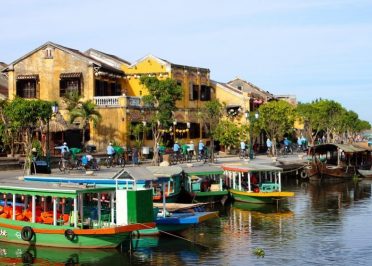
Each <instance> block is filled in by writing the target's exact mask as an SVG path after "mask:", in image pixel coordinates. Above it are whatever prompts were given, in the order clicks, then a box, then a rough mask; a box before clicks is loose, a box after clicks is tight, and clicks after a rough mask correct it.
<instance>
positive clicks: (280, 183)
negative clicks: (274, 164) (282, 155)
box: [278, 172, 282, 192]
mask: <svg viewBox="0 0 372 266" xmlns="http://www.w3.org/2000/svg"><path fill="white" fill-rule="evenodd" d="M281 174H282V173H281V172H279V173H278V184H279V192H281V191H282V176H281Z"/></svg>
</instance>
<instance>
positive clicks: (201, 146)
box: [198, 139, 204, 154]
mask: <svg viewBox="0 0 372 266" xmlns="http://www.w3.org/2000/svg"><path fill="white" fill-rule="evenodd" d="M198 150H199V154H203V150H204V143H203V140H202V139H201V140H200V141H199V145H198Z"/></svg>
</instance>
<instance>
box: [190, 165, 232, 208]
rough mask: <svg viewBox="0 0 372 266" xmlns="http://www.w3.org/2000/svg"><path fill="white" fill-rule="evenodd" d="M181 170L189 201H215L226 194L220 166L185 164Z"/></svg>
mask: <svg viewBox="0 0 372 266" xmlns="http://www.w3.org/2000/svg"><path fill="white" fill-rule="evenodd" d="M183 172H184V180H185V182H184V183H185V190H186V191H187V192H188V193H189V195H190V197H191V199H192V200H191V202H217V201H221V200H222V199H223V198H224V197H227V196H228V194H229V192H228V190H227V188H226V186H225V184H224V176H223V169H222V168H221V167H220V166H207V165H199V166H191V167H188V166H187V167H183Z"/></svg>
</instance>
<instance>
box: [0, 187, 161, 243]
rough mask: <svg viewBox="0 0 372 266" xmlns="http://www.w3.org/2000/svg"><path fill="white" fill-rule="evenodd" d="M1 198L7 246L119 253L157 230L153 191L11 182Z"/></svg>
mask: <svg viewBox="0 0 372 266" xmlns="http://www.w3.org/2000/svg"><path fill="white" fill-rule="evenodd" d="M0 198H2V206H1V208H0V241H4V242H10V243H18V244H26V245H35V246H48V247H63V248H115V247H117V246H118V245H119V244H120V243H121V242H122V241H124V240H125V239H126V238H128V237H129V236H130V234H131V233H132V232H133V231H136V230H140V229H144V228H148V227H150V228H152V227H154V226H155V224H154V223H153V222H152V221H153V214H152V206H153V205H152V200H151V190H138V191H137V190H117V189H116V188H115V187H96V186H91V185H90V186H87V185H76V184H50V183H45V182H44V183H40V182H33V183H30V182H23V181H18V182H10V181H9V182H2V183H1V184H0ZM139 205H140V206H139ZM140 212H141V215H138V214H139V213H140Z"/></svg>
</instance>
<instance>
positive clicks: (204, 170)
mask: <svg viewBox="0 0 372 266" xmlns="http://www.w3.org/2000/svg"><path fill="white" fill-rule="evenodd" d="M182 169H183V171H184V173H185V174H186V175H188V176H205V175H219V174H223V169H222V167H221V166H212V165H210V166H209V165H197V166H191V167H187V166H184V167H182Z"/></svg>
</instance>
